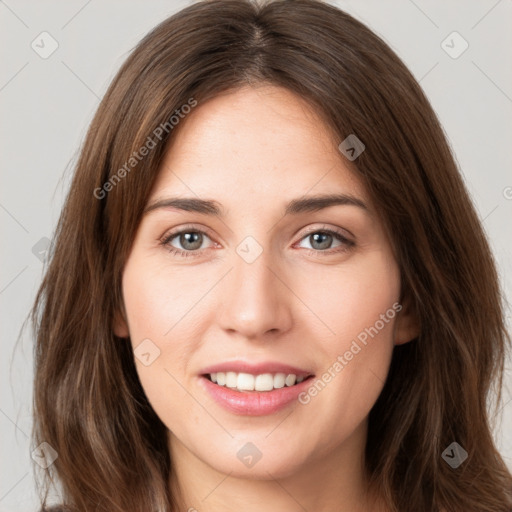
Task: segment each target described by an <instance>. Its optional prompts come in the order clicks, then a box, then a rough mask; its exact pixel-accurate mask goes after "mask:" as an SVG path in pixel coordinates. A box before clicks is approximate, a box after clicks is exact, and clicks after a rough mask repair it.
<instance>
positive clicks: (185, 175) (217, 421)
mask: <svg viewBox="0 0 512 512" xmlns="http://www.w3.org/2000/svg"><path fill="white" fill-rule="evenodd" d="M182 123H183V124H182V125H180V131H178V132H177V137H176V138H175V139H174V140H173V143H172V145H171V146H170V148H169V151H168V153H167V156H166V158H165V161H164V163H163V166H162V168H161V170H160V173H159V176H158V178H157V182H156V184H155V186H154V189H153V191H152V193H151V197H150V198H149V201H148V205H149V204H151V203H153V202H155V201H158V200H161V199H165V198H167V197H171V196H173V197H174V196H178V197H195V198H197V197H199V198H202V199H212V200H215V201H217V202H218V203H220V204H221V205H222V207H223V209H224V210H225V216H224V217H223V218H216V217H214V216H211V215H206V214H204V213H197V212H187V211H181V210H178V209H175V208H156V209H154V210H152V211H150V212H148V213H146V214H145V215H144V216H143V219H142V221H141V224H140V226H139V228H138V231H137V233H136V237H135V241H134V244H133V247H132V250H131V253H130V255H129V258H128V260H127V263H126V266H125V269H124V273H123V297H124V309H125V317H123V318H119V319H118V320H116V322H115V332H116V334H117V335H118V336H121V337H128V336H129V337H130V340H131V343H132V345H133V347H134V349H135V348H136V347H137V346H138V345H139V344H140V343H141V342H142V341H143V340H144V339H147V338H149V339H150V340H151V341H152V343H154V344H155V345H156V346H157V347H158V348H159V350H160V355H159V356H158V357H157V358H156V359H155V360H154V362H152V364H150V365H149V366H145V365H144V364H142V363H141V362H140V361H139V360H138V359H137V358H136V364H137V371H138V374H139V377H140V380H141V383H142V386H143V388H144V390H145V392H146V395H147V397H148V399H149V401H150V403H151V405H152V406H153V408H154V409H155V411H156V413H157V414H158V416H159V417H160V418H161V420H162V421H163V422H164V424H165V425H166V426H167V427H168V429H169V435H168V439H169V449H170V453H171V460H172V461H173V466H174V472H173V476H172V479H171V481H170V482H169V484H170V485H171V487H172V489H173V490H174V491H175V492H179V503H180V507H179V510H189V509H192V510H193V509H196V510H197V511H199V512H203V511H205V512H208V511H235V510H237V511H238V510H242V509H243V510H245V511H246V512H251V511H256V510H257V511H260V510H279V511H284V512H295V511H299V510H303V509H306V510H311V511H312V510H314V511H315V512H323V511H332V510H337V511H341V512H343V511H351V512H354V511H369V510H385V509H384V507H383V506H382V503H381V502H380V498H379V497H378V496H373V495H372V494H371V493H369V494H367V485H366V480H365V477H364V473H363V460H364V456H363V455H364V446H365V442H366V436H367V422H368V414H369V412H370V409H371V408H372V406H373V405H374V403H375V402H376V400H377V398H378V396H379V394H380V392H381V390H382V388H383V385H384V381H385V378H386V375H387V373H388V370H389V365H390V361H391V356H392V351H393V347H394V345H395V344H401V343H406V342H408V341H410V340H411V339H413V338H414V337H415V336H417V334H418V333H417V322H416V320H415V319H414V318H413V316H412V314H411V313H409V312H408V309H407V308H406V307H404V308H403V309H402V311H400V313H398V314H397V315H395V316H394V318H392V319H390V320H388V322H387V323H385V326H384V327H383V328H382V329H381V330H379V331H378V334H377V335H376V336H374V337H373V338H369V341H368V343H367V345H366V346H364V347H363V348H362V349H361V351H360V352H358V353H357V355H355V356H354V357H353V358H352V359H351V360H350V361H348V362H347V364H346V366H344V368H343V369H342V371H339V372H338V373H336V376H335V377H334V378H332V379H331V381H330V382H329V383H328V384H327V385H326V386H325V388H324V389H323V390H322V391H321V392H319V393H318V394H317V395H316V396H314V397H312V398H311V400H310V401H309V403H307V404H301V403H298V402H293V403H292V404H291V405H290V406H287V407H286V408H285V409H283V410H280V411H278V412H276V413H273V414H269V415H265V416H259V417H254V416H253V417H249V416H243V415H237V414H234V413H232V412H229V411H227V410H226V409H224V408H223V407H222V406H220V405H218V404H217V403H216V402H214V401H213V400H212V399H211V398H210V396H209V394H208V393H206V391H205V390H204V389H203V387H202V386H201V385H200V378H201V377H200V376H199V375H200V373H201V370H202V369H204V368H205V367H206V366H209V365H211V364H215V363H221V362H223V361H226V360H232V359H242V360H246V361H250V362H261V361H279V362H283V363H286V364H290V365H293V366H297V367H300V368H305V369H309V370H312V372H313V373H314V374H315V376H316V377H321V376H322V374H323V373H324V372H325V371H326V370H327V369H328V368H329V367H332V366H333V363H335V361H336V360H337V357H338V356H339V355H343V354H344V353H345V352H346V351H347V350H349V348H350V346H351V343H352V341H353V340H354V339H356V337H357V336H358V334H360V333H361V332H363V331H364V330H365V329H366V328H369V327H370V326H374V325H375V323H376V321H377V320H379V318H381V317H380V315H382V314H385V313H386V311H387V310H389V309H390V308H392V306H393V304H394V303H398V302H399V298H400V277H399V268H398V265H397V262H396V261H395V258H394V256H393V253H392V250H391V246H390V243H389V240H388V239H387V237H386V235H385V231H384V229H383V226H382V224H381V222H380V220H379V218H378V216H377V214H376V212H375V210H374V208H373V206H372V204H371V202H370V200H369V197H368V195H367V193H366V191H365V190H364V187H363V185H362V183H361V181H360V180H359V178H358V177H357V175H356V173H355V172H354V170H353V168H350V167H349V165H351V164H350V162H348V161H347V160H345V159H344V158H343V157H342V156H341V154H340V152H339V150H338V149H337V144H339V142H341V141H338V142H336V141H335V139H334V138H333V137H332V136H331V135H330V133H329V131H328V130H327V129H326V127H325V125H324V124H323V123H322V121H321V120H320V119H319V118H318V117H317V116H316V115H315V113H314V111H313V110H312V109H311V108H310V107H309V105H308V104H307V103H306V102H305V101H304V100H302V99H301V98H299V97H297V96H296V95H294V94H293V93H291V92H289V91H287V90H285V89H282V88H276V87H273V86H268V85H265V86H260V87H258V88H254V87H245V88H242V89H240V90H238V91H236V92H230V93H228V94H224V95H221V96H218V97H216V98H214V99H213V100H210V101H209V102H206V103H204V104H200V105H199V106H198V107H197V108H196V109H195V110H194V111H193V112H192V113H191V114H190V115H189V116H187V118H186V119H185V120H184V121H182ZM367 149H368V148H367ZM354 163H356V164H357V161H356V162H354ZM333 193H340V194H348V195H350V196H352V197H355V198H358V199H360V200H361V201H363V202H364V203H365V204H366V206H367V209H363V208H360V207H358V206H353V205H334V206H330V207H328V208H325V209H322V210H319V211H316V212H305V213H300V214H296V215H287V216H283V212H284V207H285V204H286V203H287V202H288V201H290V200H292V199H296V198H301V197H303V196H308V197H309V196H312V195H322V194H333ZM182 227H184V228H186V229H188V231H186V232H197V230H203V231H205V232H206V235H204V236H203V239H202V243H201V241H199V242H198V243H197V244H196V246H194V247H199V248H194V247H192V249H190V247H191V245H193V244H191V243H189V245H187V242H186V240H184V239H183V237H182V238H181V240H180V237H179V236H175V237H174V238H173V239H172V240H171V241H170V242H169V243H168V245H167V246H165V245H163V244H162V239H164V238H165V237H166V235H169V234H171V232H173V231H179V230H180V229H181V228H182ZM310 229H311V230H312V231H311V232H309V230H310ZM322 229H333V230H337V231H339V232H340V233H341V234H342V235H343V236H345V237H346V238H347V239H348V240H349V241H351V242H353V244H352V245H351V244H347V243H345V242H341V241H339V240H338V239H336V238H335V237H333V238H332V239H330V238H329V237H327V241H326V242H324V245H322V243H321V242H315V240H314V239H312V237H311V234H312V233H318V232H320V233H322V232H323V231H322ZM247 236H252V237H253V238H254V239H255V240H256V241H257V242H258V244H259V245H260V246H261V248H262V253H261V254H260V255H259V257H258V258H257V259H256V260H255V261H254V262H252V263H248V262H246V261H245V260H244V259H243V258H242V257H240V256H239V254H238V253H237V252H236V248H237V246H239V244H240V243H241V242H242V241H243V240H244V239H245V237H247ZM329 241H330V245H329ZM325 244H327V245H325ZM169 246H172V247H174V248H177V249H181V250H182V251H184V252H185V251H187V249H188V251H189V252H194V251H195V253H196V255H197V256H192V257H183V256H179V255H176V254H172V253H171V252H170V251H169ZM247 442H251V443H253V444H254V445H256V446H257V447H258V449H259V451H260V452H261V453H262V458H261V459H260V460H259V461H258V462H257V463H256V464H255V465H254V466H253V467H251V468H248V467H246V466H245V465H244V464H243V463H242V462H241V461H240V460H239V459H238V458H237V452H238V450H240V448H241V447H242V446H244V445H245V444H246V443H247ZM372 500H374V502H373V501H372Z"/></svg>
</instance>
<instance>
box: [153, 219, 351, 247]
mask: <svg viewBox="0 0 512 512" xmlns="http://www.w3.org/2000/svg"><path fill="white" fill-rule="evenodd" d="M340 231H342V232H340ZM189 232H197V233H201V234H204V235H206V236H207V237H208V238H210V240H212V242H214V243H218V242H215V241H214V240H213V238H214V237H212V236H211V234H210V233H209V230H208V229H207V228H202V227H196V226H194V225H185V226H183V227H181V228H177V229H176V230H171V231H170V232H169V233H165V234H164V235H163V236H162V237H161V239H160V240H161V242H162V243H170V241H171V240H173V239H174V238H176V237H177V236H178V235H180V234H183V233H189ZM317 232H327V233H332V234H333V235H337V236H339V237H340V238H342V239H345V240H347V241H348V242H352V243H353V242H354V241H353V240H351V239H350V238H351V237H353V238H355V237H354V236H353V235H352V233H350V231H348V230H347V229H344V228H340V227H337V228H334V227H329V226H326V225H323V226H321V227H312V228H310V229H308V230H307V231H306V232H304V233H302V235H301V236H300V238H299V239H298V240H297V241H296V242H294V244H296V243H298V242H300V241H301V240H303V239H304V238H305V237H306V236H308V235H311V234H312V233H317ZM343 232H346V233H348V234H349V236H346V235H345V234H344V233H343ZM190 252H194V251H190Z"/></svg>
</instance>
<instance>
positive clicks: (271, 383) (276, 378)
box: [210, 372, 304, 391]
mask: <svg viewBox="0 0 512 512" xmlns="http://www.w3.org/2000/svg"><path fill="white" fill-rule="evenodd" d="M210 380H211V381H212V382H215V383H217V384H218V385H219V386H226V387H228V388H232V389H237V390H238V391H272V390H273V389H280V388H284V387H285V386H288V387H289V386H293V385H294V384H295V383H297V384H299V383H300V382H302V381H303V380H304V377H297V376H296V375H295V374H293V373H290V374H288V375H286V374H285V373H276V374H271V373H263V374H261V375H251V374H250V373H236V372H217V373H210Z"/></svg>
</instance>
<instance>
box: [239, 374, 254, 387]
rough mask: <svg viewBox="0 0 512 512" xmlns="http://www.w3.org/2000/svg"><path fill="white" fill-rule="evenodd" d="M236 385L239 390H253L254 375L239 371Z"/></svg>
mask: <svg viewBox="0 0 512 512" xmlns="http://www.w3.org/2000/svg"><path fill="white" fill-rule="evenodd" d="M236 387H237V388H238V389H239V390H241V391H253V390H254V375H251V374H250V373H239V374H238V379H237V381H236Z"/></svg>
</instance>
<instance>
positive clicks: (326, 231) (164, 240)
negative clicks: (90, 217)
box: [160, 227, 355, 258]
mask: <svg viewBox="0 0 512 512" xmlns="http://www.w3.org/2000/svg"><path fill="white" fill-rule="evenodd" d="M184 233H200V234H202V235H205V236H207V237H208V238H210V237H209V236H208V234H207V233H206V232H205V231H203V230H201V229H196V228H192V227H185V228H183V229H181V230H180V231H175V232H172V233H170V234H168V235H164V237H163V238H162V240H161V241H160V243H161V245H163V246H164V247H165V248H166V249H167V250H168V251H169V252H170V253H171V254H174V255H177V256H178V257H182V258H190V257H192V258H194V257H198V256H200V255H201V250H199V249H196V250H194V251H184V250H182V249H177V248H176V247H173V246H171V245H170V242H171V241H172V240H174V238H176V237H178V236H180V235H182V234H184ZM315 233H322V234H328V235H332V236H333V237H334V238H336V239H337V240H338V241H340V242H341V243H343V244H344V246H340V247H337V248H335V249H326V250H323V251H322V250H319V249H307V248H306V249H305V250H306V251H307V253H308V254H309V255H313V256H318V255H319V254H322V255H325V256H329V255H332V254H335V253H343V252H347V251H348V250H350V249H351V248H352V247H354V246H355V242H353V241H351V240H349V239H348V238H346V237H345V236H344V235H342V234H341V233H340V232H338V231H335V230H333V229H327V228H326V229H318V228H317V229H312V230H310V231H308V232H307V233H305V234H304V235H303V236H302V237H301V238H300V240H299V242H300V241H302V240H304V239H305V238H307V237H308V236H311V235H313V234H315Z"/></svg>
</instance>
